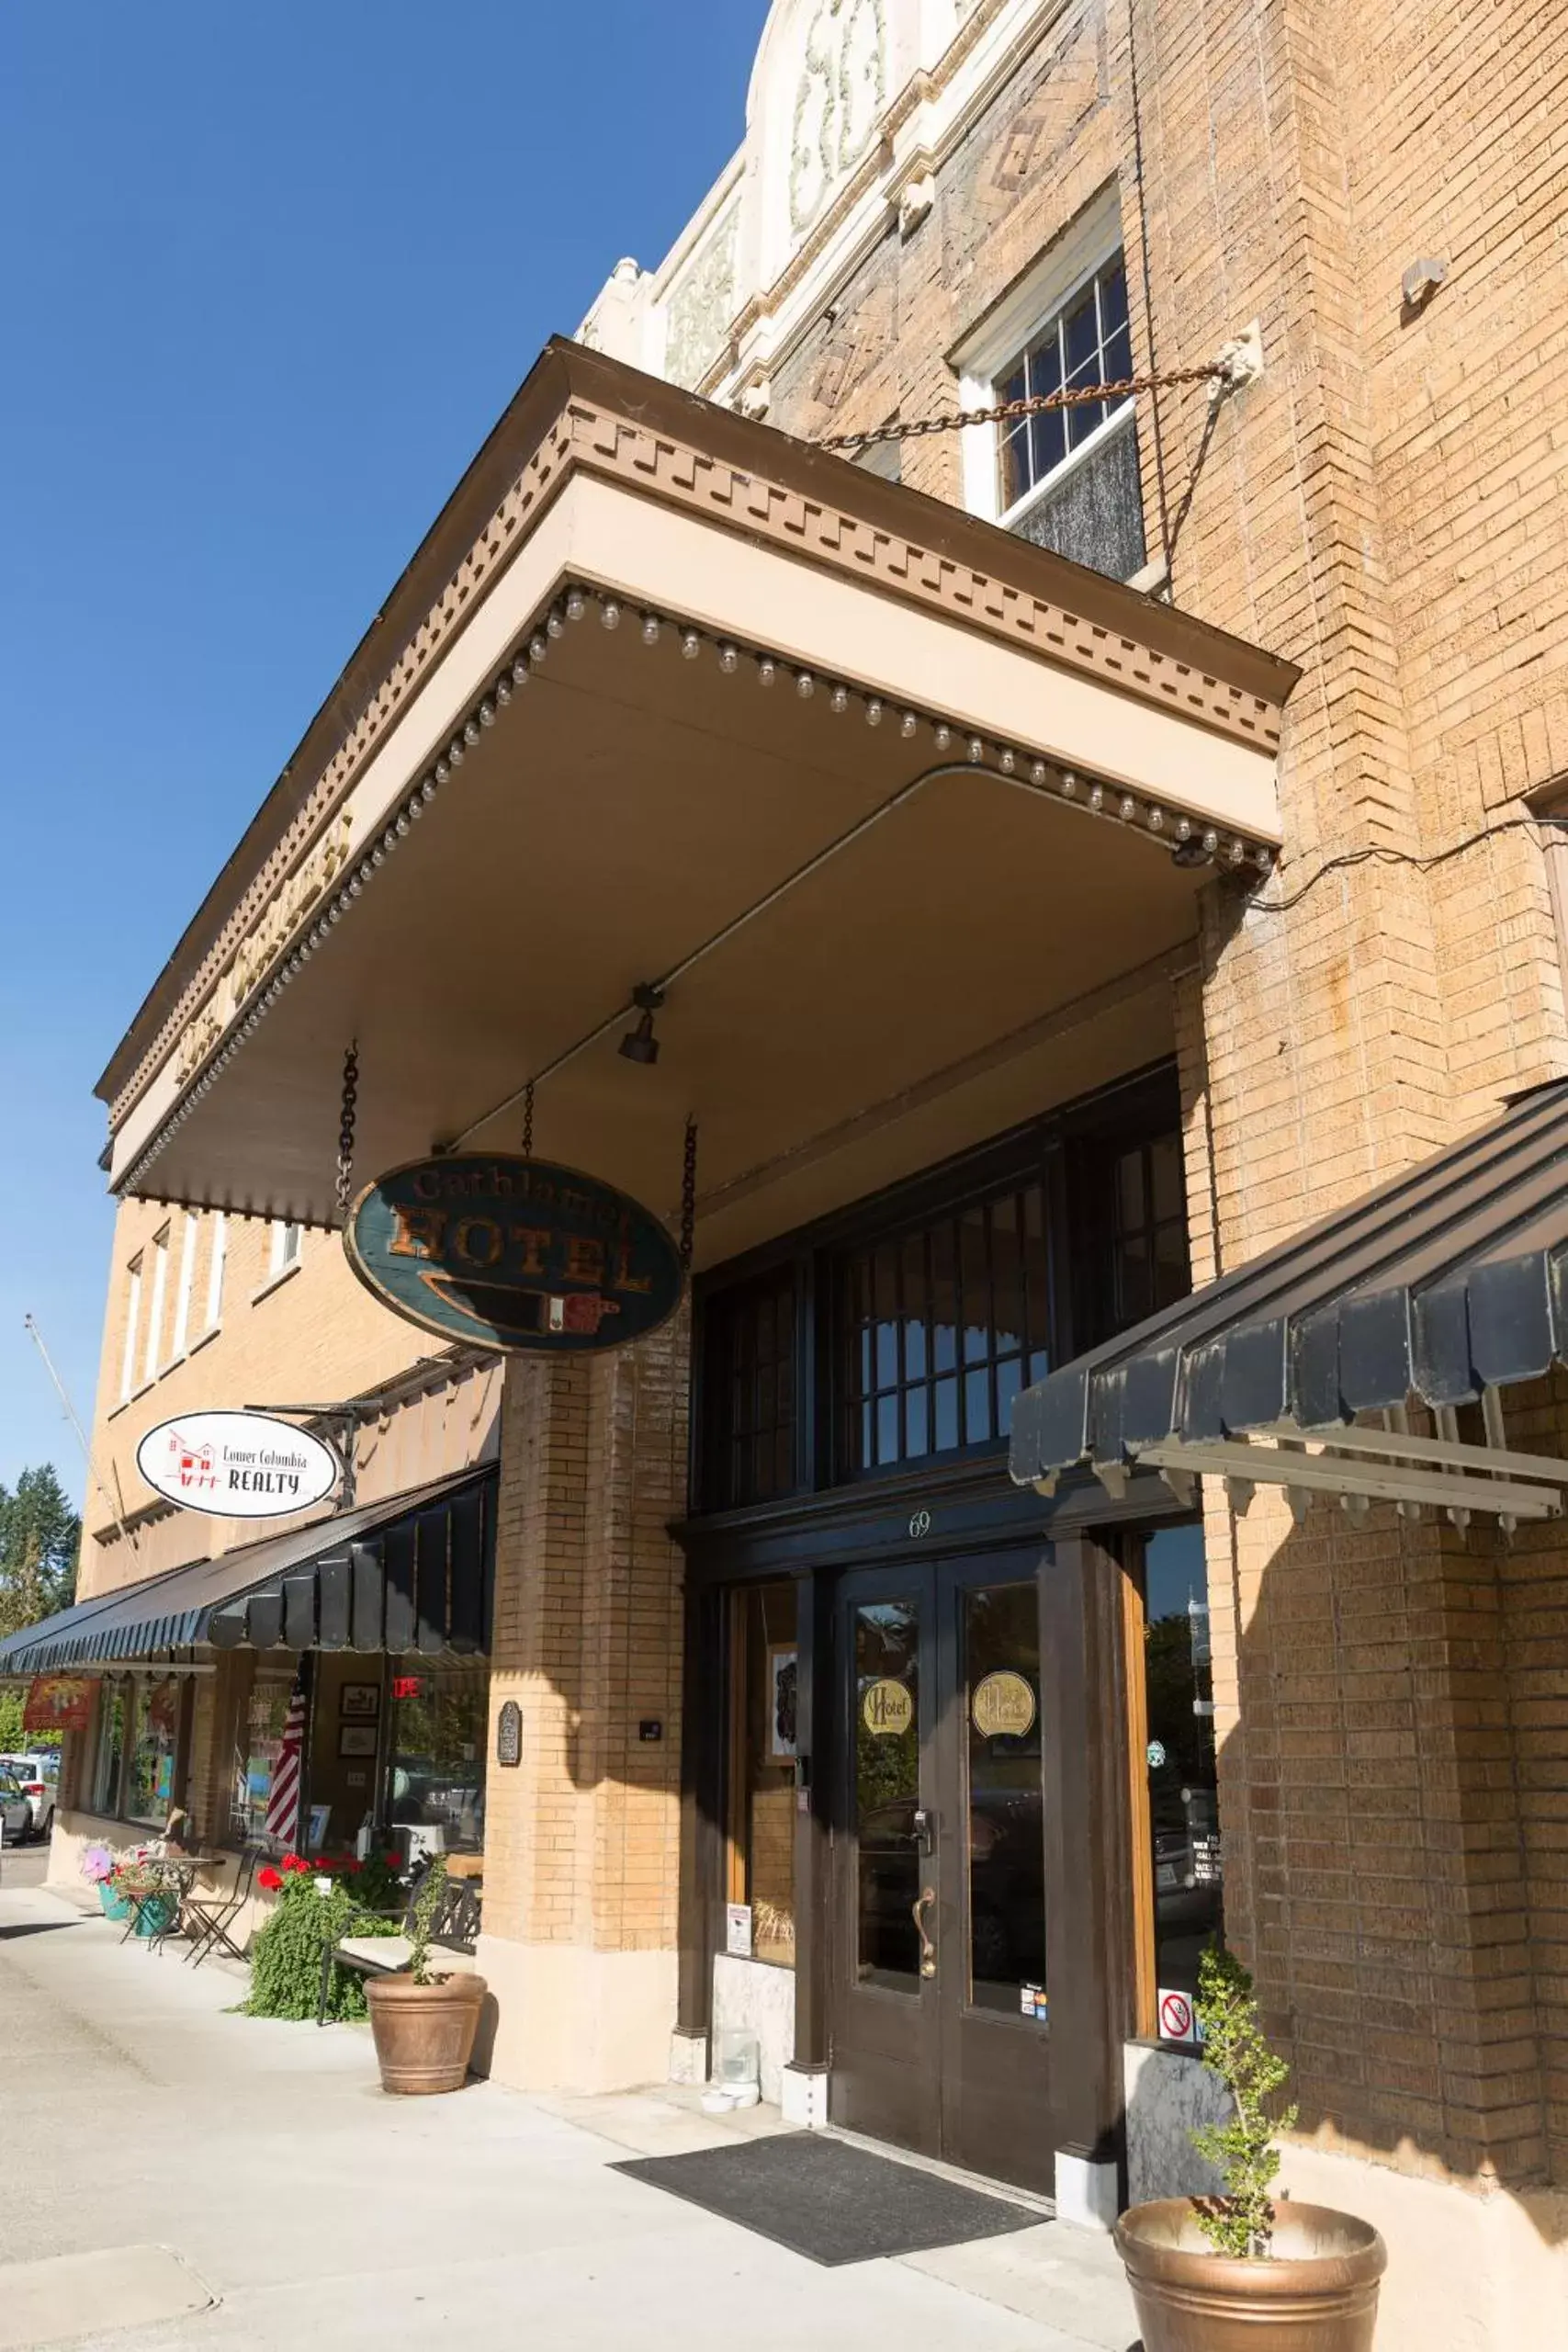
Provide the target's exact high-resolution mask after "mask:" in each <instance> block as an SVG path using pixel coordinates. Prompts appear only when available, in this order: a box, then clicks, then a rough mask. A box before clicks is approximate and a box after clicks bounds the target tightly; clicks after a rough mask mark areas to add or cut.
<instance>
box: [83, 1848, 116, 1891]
mask: <svg viewBox="0 0 1568 2352" xmlns="http://www.w3.org/2000/svg"><path fill="white" fill-rule="evenodd" d="M81 1870H82V1875H83V1877H84V1878H85V1880H86V1882H87V1883H88V1885H89V1886H102V1885H103V1883H104V1881H105V1880H106V1879H109V1878H112V1877H113V1876H114V1856H113V1854H112V1853H110V1851H109V1849H108V1848H107V1846H89V1847H88V1848H87V1849H86V1851H85V1854H84V1855H83V1857H82V1862H81Z"/></svg>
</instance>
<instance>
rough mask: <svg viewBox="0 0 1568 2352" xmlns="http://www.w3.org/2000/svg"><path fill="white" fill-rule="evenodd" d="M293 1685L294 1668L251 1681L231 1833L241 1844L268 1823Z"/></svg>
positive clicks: (239, 1742) (239, 1741) (237, 1750)
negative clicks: (274, 1773) (283, 1672)
mask: <svg viewBox="0 0 1568 2352" xmlns="http://www.w3.org/2000/svg"><path fill="white" fill-rule="evenodd" d="M293 1687H294V1678H293V1669H292V1668H290V1669H289V1671H288V1674H287V1675H285V1676H275V1675H267V1676H265V1677H260V1676H258V1678H257V1679H256V1680H255V1681H254V1683H253V1684H252V1685H251V1690H250V1695H249V1697H248V1699H247V1701H246V1702H245V1706H244V1710H243V1713H242V1715H241V1717H240V1721H239V1724H238V1726H237V1735H238V1736H237V1737H236V1739H235V1742H234V1778H233V1792H232V1797H231V1806H230V1835H231V1837H232V1838H235V1839H236V1840H237V1841H238V1842H239V1843H240V1844H241V1845H246V1844H249V1843H251V1842H253V1841H254V1840H255V1839H258V1838H261V1837H262V1835H263V1833H264V1832H265V1827H266V1808H267V1800H268V1798H269V1797H270V1796H271V1794H272V1774H273V1768H274V1766H275V1765H276V1762H277V1759H278V1757H279V1755H280V1753H281V1752H282V1748H283V1727H284V1724H285V1722H286V1721H287V1719H288V1698H289V1693H290V1691H292V1689H293Z"/></svg>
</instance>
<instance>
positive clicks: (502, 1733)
mask: <svg viewBox="0 0 1568 2352" xmlns="http://www.w3.org/2000/svg"><path fill="white" fill-rule="evenodd" d="M495 1760H496V1762H497V1763H498V1764H521V1763H522V1761H523V1710H522V1708H521V1707H520V1706H519V1705H518V1703H517V1702H516V1700H515V1699H508V1700H506V1701H504V1702H503V1703H502V1710H501V1713H500V1714H499V1715H497V1717H496V1719H495Z"/></svg>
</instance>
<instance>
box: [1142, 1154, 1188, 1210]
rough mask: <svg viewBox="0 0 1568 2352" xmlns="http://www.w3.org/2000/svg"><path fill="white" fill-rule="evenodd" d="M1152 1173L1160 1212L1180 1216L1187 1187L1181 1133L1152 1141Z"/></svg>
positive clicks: (1157, 1208)
mask: <svg viewBox="0 0 1568 2352" xmlns="http://www.w3.org/2000/svg"><path fill="white" fill-rule="evenodd" d="M1149 1173H1150V1182H1151V1187H1152V1190H1153V1193H1154V1213H1155V1215H1156V1216H1157V1217H1179V1216H1181V1214H1182V1212H1183V1210H1184V1208H1185V1206H1186V1199H1187V1187H1186V1184H1185V1182H1184V1181H1183V1177H1182V1169H1181V1139H1180V1137H1179V1136H1160V1137H1159V1138H1158V1140H1157V1141H1156V1142H1155V1143H1153V1144H1151V1145H1150V1147H1149Z"/></svg>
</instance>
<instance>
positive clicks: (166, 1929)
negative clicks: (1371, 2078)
mask: <svg viewBox="0 0 1568 2352" xmlns="http://www.w3.org/2000/svg"><path fill="white" fill-rule="evenodd" d="M221 1860H223V1857H222V1855H221V1854H208V1853H195V1854H149V1855H146V1856H144V1857H143V1858H142V1860H141V1861H139V1862H138V1863H137V1865H136V1867H137V1869H138V1870H140V1871H144V1872H145V1873H146V1874H147V1876H148V1877H149V1878H150V1879H151V1880H152V1882H153V1883H152V1884H151V1885H149V1886H146V1887H144V1888H142V1889H141V1891H140V1892H139V1893H137V1894H132V1895H130V1896H129V1897H128V1900H129V1902H130V1917H129V1918H128V1919H127V1921H126V1924H125V1934H124V1935H122V1936H121V1938H120V1941H121V1943H124V1942H125V1940H126V1938H127V1937H129V1936H136V1935H140V1936H141V1937H142V1939H143V1940H144V1941H145V1943H146V1945H147V1949H148V1951H152V1950H153V1949H154V1947H155V1946H157V1945H159V1944H164V1943H166V1942H167V1941H168V1939H169V1938H170V1937H171V1936H172V1935H174V1934H175V1932H176V1930H177V1929H178V1928H179V1926H180V1922H181V1920H182V1918H183V1917H184V1914H185V1906H186V1897H187V1895H188V1894H190V1891H191V1889H192V1887H194V1886H195V1884H196V1882H197V1877H198V1875H199V1874H200V1872H201V1871H204V1870H208V1869H210V1867H211V1866H212V1864H213V1863H215V1862H220V1861H221ZM153 1903H160V1904H164V1905H167V1909H166V1912H165V1914H164V1919H163V1924H162V1926H160V1927H149V1928H143V1927H142V1925H141V1921H142V1917H143V1914H144V1912H145V1911H146V1908H147V1906H148V1905H149V1904H153Z"/></svg>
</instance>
